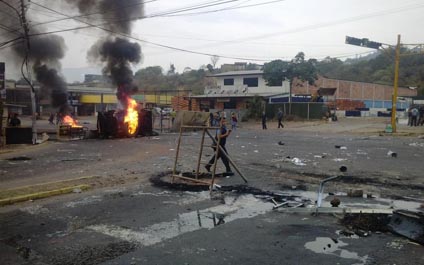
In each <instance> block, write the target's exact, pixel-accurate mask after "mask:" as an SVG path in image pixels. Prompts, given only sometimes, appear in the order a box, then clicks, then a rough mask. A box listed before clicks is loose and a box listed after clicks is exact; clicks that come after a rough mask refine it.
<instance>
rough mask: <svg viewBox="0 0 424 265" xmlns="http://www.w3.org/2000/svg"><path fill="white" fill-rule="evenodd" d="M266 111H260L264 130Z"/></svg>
mask: <svg viewBox="0 0 424 265" xmlns="http://www.w3.org/2000/svg"><path fill="white" fill-rule="evenodd" d="M266 129H267V128H266V113H265V111H264V112H262V130H266Z"/></svg>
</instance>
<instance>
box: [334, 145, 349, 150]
mask: <svg viewBox="0 0 424 265" xmlns="http://www.w3.org/2000/svg"><path fill="white" fill-rule="evenodd" d="M334 147H335V148H336V149H340V150H347V147H346V146H343V145H335V146H334Z"/></svg>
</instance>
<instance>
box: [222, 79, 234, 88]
mask: <svg viewBox="0 0 424 265" xmlns="http://www.w3.org/2000/svg"><path fill="white" fill-rule="evenodd" d="M224 86H234V78H225V79H224Z"/></svg>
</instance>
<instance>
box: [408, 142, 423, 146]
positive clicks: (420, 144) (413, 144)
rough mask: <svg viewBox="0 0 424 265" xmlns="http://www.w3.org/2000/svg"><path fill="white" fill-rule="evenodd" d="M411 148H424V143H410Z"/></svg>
mask: <svg viewBox="0 0 424 265" xmlns="http://www.w3.org/2000/svg"><path fill="white" fill-rule="evenodd" d="M409 146H416V147H424V143H416V142H415V143H410V144H409Z"/></svg>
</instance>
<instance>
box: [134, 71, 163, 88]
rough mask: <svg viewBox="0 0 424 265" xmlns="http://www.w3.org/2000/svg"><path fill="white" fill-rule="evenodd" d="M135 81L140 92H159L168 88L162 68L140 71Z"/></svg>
mask: <svg viewBox="0 0 424 265" xmlns="http://www.w3.org/2000/svg"><path fill="white" fill-rule="evenodd" d="M134 79H135V81H136V84H137V86H138V88H139V89H140V90H145V91H158V90H162V89H164V88H165V87H166V78H165V76H164V74H163V69H162V67H160V66H149V67H146V68H143V69H140V70H138V71H137V72H136V73H135V75H134Z"/></svg>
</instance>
